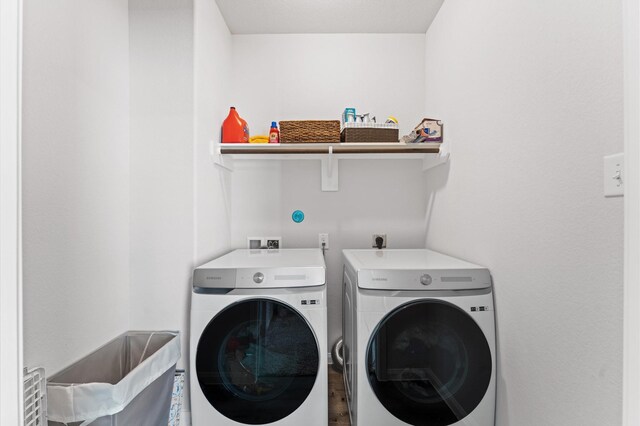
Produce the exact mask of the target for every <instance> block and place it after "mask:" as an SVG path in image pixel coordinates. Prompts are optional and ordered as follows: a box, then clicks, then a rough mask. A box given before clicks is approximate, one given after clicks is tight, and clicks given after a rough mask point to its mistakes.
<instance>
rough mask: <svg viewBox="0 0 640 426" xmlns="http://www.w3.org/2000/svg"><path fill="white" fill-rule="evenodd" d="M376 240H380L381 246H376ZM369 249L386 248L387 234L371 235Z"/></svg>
mask: <svg viewBox="0 0 640 426" xmlns="http://www.w3.org/2000/svg"><path fill="white" fill-rule="evenodd" d="M378 238H382V244H378V241H379V240H378ZM371 247H373V248H380V249H383V248H387V234H373V241H372V243H371Z"/></svg>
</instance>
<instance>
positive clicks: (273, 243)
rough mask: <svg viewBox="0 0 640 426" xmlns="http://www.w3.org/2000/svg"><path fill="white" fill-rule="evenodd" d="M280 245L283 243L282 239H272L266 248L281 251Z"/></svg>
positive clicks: (269, 239) (268, 239) (268, 240)
mask: <svg viewBox="0 0 640 426" xmlns="http://www.w3.org/2000/svg"><path fill="white" fill-rule="evenodd" d="M280 243H281V238H280V237H270V238H267V245H266V247H267V248H268V249H276V250H277V249H279V248H280Z"/></svg>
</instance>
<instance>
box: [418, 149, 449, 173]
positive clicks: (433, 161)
mask: <svg viewBox="0 0 640 426" xmlns="http://www.w3.org/2000/svg"><path fill="white" fill-rule="evenodd" d="M448 161H449V153H448V152H443V153H441V154H439V155H435V156H434V155H425V156H424V159H423V160H422V171H423V172H426V171H427V170H430V169H433V168H434V167H438V166H440V165H442V164H445V163H446V162H448Z"/></svg>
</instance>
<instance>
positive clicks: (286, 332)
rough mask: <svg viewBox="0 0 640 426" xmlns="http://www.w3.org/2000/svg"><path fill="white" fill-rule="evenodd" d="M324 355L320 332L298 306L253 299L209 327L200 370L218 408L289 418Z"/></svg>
mask: <svg viewBox="0 0 640 426" xmlns="http://www.w3.org/2000/svg"><path fill="white" fill-rule="evenodd" d="M319 361H320V358H319V347H318V342H317V340H316V337H315V334H314V333H313V330H312V329H311V326H310V325H309V323H308V322H307V321H306V320H305V319H304V318H303V317H302V316H301V315H300V314H299V313H298V312H297V311H296V310H294V309H293V308H292V307H291V306H288V305H285V304H284V303H281V302H277V301H274V300H270V299H250V300H244V301H241V302H238V303H235V304H233V305H230V306H228V307H227V308H225V309H224V310H223V311H221V312H220V313H219V314H218V315H216V316H215V317H214V318H213V319H212V320H211V321H210V322H209V324H208V325H207V326H206V327H205V329H204V331H203V333H202V336H201V337H200V340H199V341H198V347H197V352H196V374H197V377H198V382H199V383H200V387H201V389H202V392H203V393H204V395H205V397H206V398H207V400H208V401H209V403H210V404H211V405H212V406H213V407H214V408H215V409H216V410H217V411H218V412H220V413H221V414H222V415H224V416H225V417H227V418H229V419H231V420H234V421H236V422H238V423H243V424H252V425H257V424H265V423H272V422H275V421H278V420H280V419H283V418H285V417H287V416H288V415H289V414H291V413H293V412H294V411H295V410H296V409H297V408H298V407H299V406H300V405H302V403H303V402H304V400H305V399H306V398H307V396H308V395H309V393H310V392H311V390H312V388H313V385H314V383H315V381H316V377H317V375H318V369H319Z"/></svg>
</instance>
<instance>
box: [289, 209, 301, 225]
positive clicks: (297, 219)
mask: <svg viewBox="0 0 640 426" xmlns="http://www.w3.org/2000/svg"><path fill="white" fill-rule="evenodd" d="M291 219H293V221H294V222H295V223H300V222H302V221H303V220H304V213H303V212H302V211H301V210H296V211H295V212H293V213H292V214H291Z"/></svg>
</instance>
